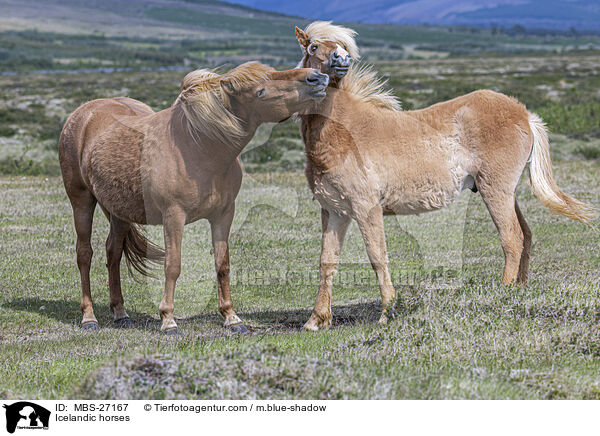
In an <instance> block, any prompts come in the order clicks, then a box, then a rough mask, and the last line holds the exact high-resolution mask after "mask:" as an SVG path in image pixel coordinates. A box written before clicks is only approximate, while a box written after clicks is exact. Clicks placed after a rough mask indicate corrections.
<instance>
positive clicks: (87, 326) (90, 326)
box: [81, 321, 100, 332]
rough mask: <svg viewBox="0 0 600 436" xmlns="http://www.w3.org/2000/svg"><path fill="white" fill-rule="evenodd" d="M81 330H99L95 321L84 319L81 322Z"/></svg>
mask: <svg viewBox="0 0 600 436" xmlns="http://www.w3.org/2000/svg"><path fill="white" fill-rule="evenodd" d="M81 330H86V331H90V332H96V331H98V330H100V326H99V325H98V322H97V321H86V322H84V323H83V324H81Z"/></svg>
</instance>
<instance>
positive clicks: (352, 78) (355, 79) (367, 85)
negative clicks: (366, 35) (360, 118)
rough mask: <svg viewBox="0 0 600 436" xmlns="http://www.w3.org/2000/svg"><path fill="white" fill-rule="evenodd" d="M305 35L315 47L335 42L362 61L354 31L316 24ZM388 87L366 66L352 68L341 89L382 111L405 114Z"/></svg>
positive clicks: (341, 27)
mask: <svg viewBox="0 0 600 436" xmlns="http://www.w3.org/2000/svg"><path fill="white" fill-rule="evenodd" d="M304 32H305V33H306V35H307V36H308V39H309V40H310V42H311V43H312V42H324V41H333V42H335V43H337V44H339V45H341V46H343V47H344V48H345V50H346V51H347V52H348V53H349V54H350V56H352V58H353V59H354V60H358V59H360V54H359V50H358V46H357V45H356V41H355V40H354V37H355V36H356V31H354V30H352V29H349V28H347V27H343V26H336V25H334V24H331V21H315V22H313V23H311V24H309V25H308V26H307V27H306V29H304ZM301 47H302V45H301ZM302 49H303V52H304V53H305V54H306V49H305V48H304V47H302ZM301 63H302V62H301ZM299 66H300V65H299ZM386 83H387V80H385V79H382V78H380V77H377V73H376V72H375V71H373V68H372V67H371V66H369V65H364V64H363V65H353V66H352V67H350V70H349V71H348V74H347V75H346V77H344V79H343V80H342V81H341V85H340V86H341V89H343V90H344V91H346V92H348V93H349V94H352V95H354V96H355V97H357V98H358V99H359V100H361V101H364V102H367V103H370V104H373V105H374V106H377V107H379V108H382V109H390V110H396V111H398V110H402V107H401V105H400V101H399V100H398V98H397V97H395V96H394V95H393V94H392V92H391V91H390V90H386V89H384V87H385V84H386Z"/></svg>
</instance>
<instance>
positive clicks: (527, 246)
mask: <svg viewBox="0 0 600 436" xmlns="http://www.w3.org/2000/svg"><path fill="white" fill-rule="evenodd" d="M515 212H516V214H517V218H518V220H519V224H520V225H521V230H522V231H523V252H522V253H521V261H520V262H519V273H518V275H517V285H519V286H526V285H527V280H528V277H529V254H530V252H531V230H530V229H529V226H528V225H527V221H525V217H523V214H522V213H521V209H519V204H518V203H517V201H516V200H515Z"/></svg>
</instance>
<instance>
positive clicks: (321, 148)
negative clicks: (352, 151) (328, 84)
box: [300, 88, 352, 169]
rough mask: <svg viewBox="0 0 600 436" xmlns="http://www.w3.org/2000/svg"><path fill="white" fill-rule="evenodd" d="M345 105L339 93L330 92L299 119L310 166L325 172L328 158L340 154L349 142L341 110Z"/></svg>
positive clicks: (348, 134) (346, 99)
mask: <svg viewBox="0 0 600 436" xmlns="http://www.w3.org/2000/svg"><path fill="white" fill-rule="evenodd" d="M349 104H352V102H351V101H350V99H349V98H348V96H346V95H345V94H344V92H343V91H341V92H340V91H339V90H338V89H337V88H332V89H330V90H329V91H328V93H327V97H325V99H324V100H323V101H322V102H320V103H318V104H317V105H315V107H314V108H313V109H312V110H311V111H309V112H308V113H305V114H303V115H301V117H300V118H301V127H300V128H301V133H302V138H303V139H304V146H305V152H306V156H307V157H308V159H310V161H311V163H312V164H313V165H315V166H317V167H320V168H323V169H327V168H328V167H329V166H330V165H331V164H332V163H333V161H332V157H333V156H339V155H340V153H343V150H344V149H345V148H347V147H346V146H345V145H344V144H345V143H347V142H348V141H352V138H351V134H350V131H349V127H350V126H349V119H348V117H347V110H345V109H347V105H349ZM346 145H348V144H346Z"/></svg>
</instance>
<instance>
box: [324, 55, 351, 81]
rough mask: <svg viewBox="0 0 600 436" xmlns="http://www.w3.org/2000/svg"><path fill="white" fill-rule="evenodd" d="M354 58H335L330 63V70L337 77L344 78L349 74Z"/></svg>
mask: <svg viewBox="0 0 600 436" xmlns="http://www.w3.org/2000/svg"><path fill="white" fill-rule="evenodd" d="M351 62H352V57H350V55H348V56H346V57H344V58H342V57H341V56H334V57H332V58H331V59H330V61H329V68H330V69H331V71H332V72H333V74H335V75H336V77H340V78H341V77H344V76H345V75H346V73H348V69H349V68H350V63H351Z"/></svg>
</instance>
